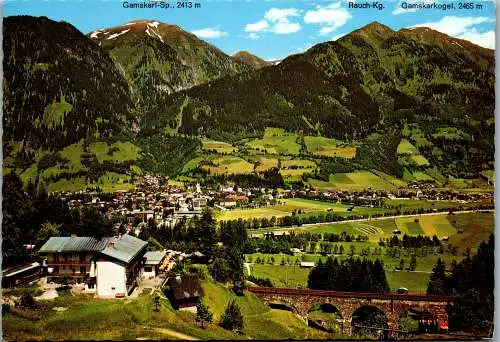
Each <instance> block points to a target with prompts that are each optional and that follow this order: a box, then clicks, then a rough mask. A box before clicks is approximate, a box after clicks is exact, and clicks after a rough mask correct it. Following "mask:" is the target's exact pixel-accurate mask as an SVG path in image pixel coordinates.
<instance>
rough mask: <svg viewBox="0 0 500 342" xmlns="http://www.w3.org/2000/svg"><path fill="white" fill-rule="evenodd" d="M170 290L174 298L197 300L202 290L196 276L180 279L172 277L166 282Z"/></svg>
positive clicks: (186, 276)
mask: <svg viewBox="0 0 500 342" xmlns="http://www.w3.org/2000/svg"><path fill="white" fill-rule="evenodd" d="M168 284H169V285H170V289H171V290H172V294H173V295H174V298H175V299H177V300H179V299H184V298H197V297H201V295H202V294H203V290H202V288H201V285H200V280H199V279H198V276H197V275H185V276H182V277H173V278H170V279H169V280H168Z"/></svg>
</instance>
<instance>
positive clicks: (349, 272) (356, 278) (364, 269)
mask: <svg viewBox="0 0 500 342" xmlns="http://www.w3.org/2000/svg"><path fill="white" fill-rule="evenodd" d="M307 287H308V288H310V289H314V290H337V291H354V292H387V291H389V284H388V283H387V279H386V276H385V271H384V265H383V263H382V261H380V260H379V259H377V260H375V261H371V260H366V259H363V260H361V259H359V258H349V259H346V260H343V261H340V262H339V261H338V260H337V259H336V258H332V257H329V258H328V259H327V260H326V262H325V263H323V262H322V261H321V259H320V260H319V261H318V264H317V266H316V267H315V268H313V269H312V270H311V272H310V273H309V276H308V279H307Z"/></svg>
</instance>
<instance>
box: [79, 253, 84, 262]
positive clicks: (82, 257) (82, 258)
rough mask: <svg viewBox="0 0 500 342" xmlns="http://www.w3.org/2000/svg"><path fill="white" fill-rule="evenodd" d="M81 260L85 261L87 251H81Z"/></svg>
mask: <svg viewBox="0 0 500 342" xmlns="http://www.w3.org/2000/svg"><path fill="white" fill-rule="evenodd" d="M80 261H85V253H80Z"/></svg>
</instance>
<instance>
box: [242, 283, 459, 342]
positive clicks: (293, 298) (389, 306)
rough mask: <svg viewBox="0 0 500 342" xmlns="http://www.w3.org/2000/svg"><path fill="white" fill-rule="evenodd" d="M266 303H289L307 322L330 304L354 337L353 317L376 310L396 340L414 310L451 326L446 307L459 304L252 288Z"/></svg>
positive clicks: (441, 298)
mask: <svg viewBox="0 0 500 342" xmlns="http://www.w3.org/2000/svg"><path fill="white" fill-rule="evenodd" d="M248 291H250V292H252V293H253V294H255V295H256V296H257V297H259V298H260V299H261V300H262V301H263V302H264V303H266V304H268V305H269V304H286V305H288V306H290V307H291V308H292V309H293V311H294V312H295V313H296V314H298V315H299V316H300V317H302V318H303V319H305V320H307V318H308V314H309V311H310V310H311V307H312V306H313V305H314V304H330V305H333V306H335V307H336V308H337V310H338V311H339V313H340V315H341V317H342V332H343V334H344V335H346V336H350V335H351V334H352V317H353V314H354V313H355V311H356V310H358V309H360V308H363V307H372V308H376V309H378V310H380V311H382V312H383V313H384V314H385V316H386V318H387V326H388V333H389V334H388V335H389V337H395V333H396V331H397V330H398V322H399V317H400V316H402V315H404V314H405V313H406V312H407V311H408V310H410V309H420V310H423V311H427V312H429V313H431V314H434V315H435V316H437V317H439V318H440V320H441V322H442V323H443V324H444V325H445V326H446V327H447V323H448V314H447V313H446V306H447V305H448V304H450V303H453V302H454V301H455V297H454V296H435V295H417V294H396V293H374V292H340V291H322V290H309V289H288V288H274V287H249V288H248Z"/></svg>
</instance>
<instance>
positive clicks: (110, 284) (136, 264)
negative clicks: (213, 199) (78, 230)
mask: <svg viewBox="0 0 500 342" xmlns="http://www.w3.org/2000/svg"><path fill="white" fill-rule="evenodd" d="M146 246H147V242H146V241H142V240H140V239H138V238H136V237H133V236H130V235H128V234H125V235H122V236H120V237H114V238H102V239H100V240H98V239H95V238H93V237H76V236H71V237H51V238H50V239H49V240H48V241H47V242H46V243H45V244H44V245H43V246H42V247H41V248H40V250H39V253H40V254H44V255H46V256H47V266H48V273H49V276H48V278H60V277H64V276H66V277H69V278H70V279H71V280H73V281H74V282H76V283H81V282H84V283H85V289H86V290H87V291H89V292H96V294H97V295H98V296H99V297H126V296H127V295H129V294H130V293H131V292H132V290H133V289H134V287H135V286H136V285H137V279H138V278H139V276H140V275H141V270H142V266H143V264H144V254H145V253H146Z"/></svg>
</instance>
